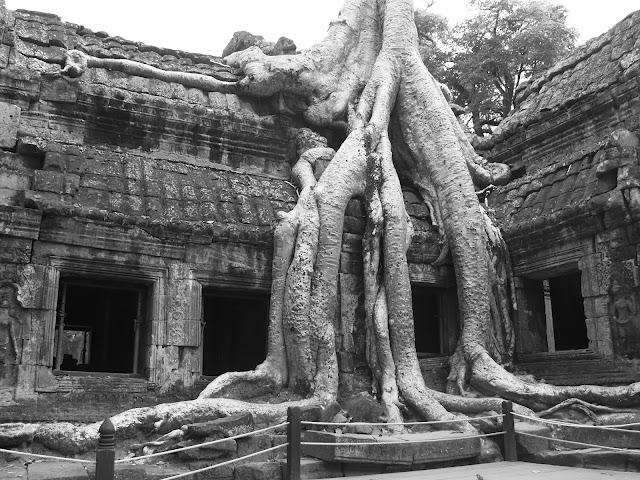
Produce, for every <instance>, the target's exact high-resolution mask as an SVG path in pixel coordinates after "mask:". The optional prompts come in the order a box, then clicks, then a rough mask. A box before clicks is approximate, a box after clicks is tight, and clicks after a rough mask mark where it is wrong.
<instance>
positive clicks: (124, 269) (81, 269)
mask: <svg viewBox="0 0 640 480" xmlns="http://www.w3.org/2000/svg"><path fill="white" fill-rule="evenodd" d="M63 275H80V276H92V277H96V278H101V279H106V280H112V281H113V280H121V281H125V282H131V283H142V284H145V285H147V286H148V287H149V292H150V295H149V298H148V299H147V306H148V310H147V312H146V320H147V321H149V322H150V324H151V339H152V341H151V343H153V344H163V343H164V341H165V337H166V324H167V322H166V317H167V311H166V310H167V309H166V302H165V301H164V296H165V291H166V286H167V280H168V268H166V267H160V266H150V265H127V264H125V265H118V264H115V263H113V262H109V261H105V260H90V259H86V258H79V257H57V256H51V257H49V259H48V263H47V268H46V273H45V278H44V288H43V295H42V305H41V307H42V309H43V322H44V325H43V327H44V332H43V333H44V338H43V341H42V342H41V343H40V352H39V355H38V357H39V358H40V361H41V362H42V364H43V366H44V367H45V368H46V370H47V371H48V375H47V377H48V378H46V379H45V378H43V375H41V374H39V375H37V378H36V391H50V388H51V380H52V379H51V376H53V355H54V338H55V328H56V318H57V309H58V296H59V289H60V278H61V277H62V276H63ZM143 355H145V356H147V357H149V355H150V352H148V351H146V352H145V353H143ZM149 361H150V358H148V359H147V363H148V362H149ZM150 367H151V368H153V366H152V365H150ZM74 374H78V375H83V376H88V377H91V376H100V375H103V374H101V373H99V372H74ZM127 375H129V374H127ZM129 376H130V375H129ZM135 376H136V377H139V378H145V379H146V380H148V381H150V380H151V379H150V378H147V377H145V376H144V375H141V374H136V375H135ZM54 379H55V376H54Z"/></svg>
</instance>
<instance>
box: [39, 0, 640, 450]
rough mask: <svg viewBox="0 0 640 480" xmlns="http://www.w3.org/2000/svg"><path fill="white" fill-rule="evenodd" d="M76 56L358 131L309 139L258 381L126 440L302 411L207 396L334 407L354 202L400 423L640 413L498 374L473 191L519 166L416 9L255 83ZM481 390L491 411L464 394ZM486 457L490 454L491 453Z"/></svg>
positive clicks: (395, 13) (56, 433) (348, 34)
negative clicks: (455, 337)
mask: <svg viewBox="0 0 640 480" xmlns="http://www.w3.org/2000/svg"><path fill="white" fill-rule="evenodd" d="M68 57H69V58H68V62H69V63H68V65H67V67H65V69H64V70H63V72H64V73H66V74H74V75H77V74H80V73H81V71H82V70H83V69H85V68H87V67H91V66H96V67H102V68H114V69H121V70H123V71H125V72H128V73H131V74H136V75H143V76H153V77H155V78H161V79H165V80H168V81H178V82H181V83H184V84H186V85H191V86H198V88H203V89H205V90H217V91H227V92H229V91H233V92H236V93H238V94H241V95H249V96H260V97H279V98H280V99H281V100H282V101H283V102H285V103H286V102H289V104H290V105H289V107H290V108H288V110H290V111H294V112H298V113H300V114H301V115H302V117H303V118H304V119H305V120H306V121H307V122H309V123H310V124H311V125H315V126H322V127H326V126H332V125H336V124H341V125H347V137H346V140H345V141H344V142H343V143H342V145H341V146H340V148H339V149H338V151H337V152H335V156H334V155H333V151H330V149H327V148H326V142H323V140H322V139H321V138H319V137H318V136H314V135H312V134H310V133H309V132H308V131H305V132H303V134H302V137H304V138H300V139H299V145H298V154H299V156H300V159H299V161H298V163H297V164H296V166H295V167H294V169H293V172H292V174H293V180H294V181H295V182H296V184H297V186H298V188H299V191H300V196H299V199H298V202H297V205H296V206H295V208H294V209H293V210H292V211H291V212H288V213H280V214H279V215H278V217H279V221H278V225H277V226H276V229H275V236H274V257H273V266H272V268H273V283H272V290H271V308H270V317H269V334H268V354H267V358H266V360H265V362H263V363H262V364H261V365H260V366H259V367H258V368H257V369H256V370H255V371H253V372H234V373H228V374H225V375H222V376H220V377H218V378H217V379H216V380H214V381H213V382H212V383H211V384H210V385H209V386H208V387H207V388H206V389H205V390H204V392H202V394H201V395H200V399H198V400H194V401H191V402H181V403H176V404H164V405H158V406H157V407H151V408H148V409H135V410H131V411H128V412H123V413H122V414H120V415H118V416H116V417H115V422H114V423H115V424H116V426H117V427H118V428H119V432H120V434H127V433H128V432H130V431H134V430H137V429H140V428H143V429H144V428H148V427H149V426H150V425H153V426H154V428H155V430H156V431H159V432H164V431H168V430H171V429H173V428H175V427H177V426H179V425H180V424H181V423H184V422H186V421H197V420H198V419H204V418H210V417H211V416H214V415H217V416H219V415H220V414H222V413H223V412H227V413H235V412H238V411H250V412H253V413H254V414H255V415H258V416H260V417H263V418H264V419H265V420H266V419H271V420H274V421H276V420H277V419H280V418H282V416H283V415H284V411H285V408H286V406H287V405H289V404H277V405H275V404H259V403H247V402H239V401H238V400H225V399H220V398H207V397H233V398H236V399H239V398H244V399H251V398H256V397H260V396H264V395H275V394H276V393H277V392H279V391H280V390H284V389H286V390H288V391H289V392H292V393H293V394H295V395H299V396H301V397H304V398H307V399H309V400H307V402H318V403H320V404H323V405H324V404H328V403H330V402H333V401H335V400H336V398H337V392H338V384H339V380H340V379H339V374H338V368H337V355H336V348H335V338H334V320H335V318H336V316H337V315H338V314H339V312H338V305H337V302H336V297H337V284H338V273H339V264H340V251H341V244H342V229H343V221H344V214H345V209H346V206H347V203H348V202H349V200H350V199H351V198H353V197H358V198H363V199H364V200H365V204H366V206H367V229H366V234H365V236H364V239H363V255H364V265H365V272H364V282H365V318H366V325H367V332H368V342H367V345H368V347H367V358H368V361H369V364H370V366H371V370H372V372H373V377H374V385H373V389H372V390H373V391H374V392H375V393H376V395H377V396H378V398H379V400H380V402H381V403H382V405H383V406H384V407H385V410H386V412H387V415H386V417H387V418H388V419H389V420H392V421H396V420H398V419H400V418H401V417H402V412H403V411H404V410H406V409H411V410H412V411H413V412H415V413H417V414H418V415H420V416H421V417H422V418H424V419H426V420H445V421H451V423H446V422H445V423H442V424H439V426H440V428H456V429H462V430H464V431H468V432H476V431H477V428H476V426H474V425H473V424H472V423H463V424H460V423H454V422H453V420H455V419H457V418H459V416H457V415H456V414H454V413H453V412H462V413H465V412H466V413H477V412H483V411H499V409H500V403H501V399H502V398H507V399H511V400H513V401H515V402H517V403H519V404H520V405H521V406H518V407H516V408H517V409H518V411H520V412H522V413H528V414H530V413H531V411H530V410H528V408H532V409H543V408H548V407H550V406H552V405H554V404H557V403H560V402H563V401H565V400H567V399H569V398H579V399H582V400H585V401H588V402H594V403H599V404H603V405H609V406H614V407H622V406H630V405H638V404H640V384H633V385H630V386H627V387H598V386H581V387H556V386H551V385H545V384H537V383H525V382H523V381H522V380H520V379H518V378H517V377H515V376H514V375H512V374H510V373H509V372H508V371H507V370H506V369H505V368H504V367H503V366H502V365H501V364H508V363H509V362H510V360H511V355H512V352H513V329H512V325H511V322H510V314H511V310H512V309H513V308H515V305H514V302H513V298H512V293H513V292H512V288H511V287H512V285H511V274H510V266H509V262H510V261H509V257H508V252H507V250H506V247H505V245H504V242H503V241H502V238H501V236H500V232H499V230H498V229H497V228H496V227H495V226H494V225H493V223H492V221H491V220H490V218H489V216H488V215H487V214H486V212H485V211H484V209H483V207H482V206H481V205H480V204H479V202H478V198H477V196H476V190H478V189H481V188H484V187H486V186H487V185H488V184H490V183H495V184H498V183H504V182H506V181H507V179H508V168H506V167H504V166H498V165H491V164H486V163H485V162H483V161H482V160H479V158H478V156H477V155H475V153H474V151H473V148H472V147H471V146H470V145H469V143H468V142H467V140H466V138H465V135H464V132H462V130H461V128H460V125H459V124H458V122H457V121H456V119H455V117H454V115H453V113H452V112H451V109H450V107H449V104H448V102H447V100H446V99H445V98H444V96H443V94H442V90H441V88H440V84H439V83H438V82H436V81H435V80H434V79H433V78H432V77H431V75H430V74H429V72H428V71H427V69H426V68H425V66H424V64H423V63H422V61H421V59H420V55H419V53H418V48H417V33H416V29H415V25H414V23H413V7H412V4H411V1H410V0H346V2H345V5H344V7H343V9H342V11H341V12H340V15H339V17H338V20H337V21H336V22H333V23H332V24H331V26H330V28H329V30H328V33H327V36H326V38H325V39H324V40H323V41H322V42H321V43H319V44H318V45H316V46H315V47H313V48H311V49H310V50H308V51H306V52H303V53H301V54H296V55H282V56H278V57H267V56H265V55H264V53H263V52H262V51H260V49H258V48H253V47H252V48H249V49H247V50H244V51H241V52H236V53H233V54H231V55H230V56H229V57H227V58H226V59H225V61H226V62H227V63H228V64H229V65H230V66H231V67H233V68H235V69H237V71H238V72H240V74H241V75H242V78H241V80H239V81H238V82H237V83H231V84H229V83H228V82H222V83H221V81H220V80H218V79H212V80H211V81H209V80H207V79H206V78H204V79H203V78H201V77H202V76H201V75H200V76H193V75H192V74H187V73H181V72H165V71H157V69H153V68H150V67H147V66H144V65H141V64H137V63H135V62H130V61H121V60H111V59H95V58H94V57H86V56H85V57H83V54H81V53H78V52H74V53H72V54H70V55H69V56H68ZM392 112H393V115H392ZM391 119H392V120H393V121H390V120H391ZM305 139H306V140H305ZM319 158H322V159H323V160H329V159H331V161H330V163H329V165H328V167H327V168H326V169H325V170H324V171H323V172H322V173H321V174H319V173H320V171H319V170H317V169H315V168H314V165H315V164H316V161H317V159H319ZM400 179H402V180H403V181H404V182H407V183H409V184H411V185H413V186H414V187H416V189H417V190H418V191H419V192H421V194H422V196H423V199H424V201H425V203H426V204H427V206H428V208H429V211H430V212H431V217H432V221H433V223H434V224H436V225H437V226H438V228H439V229H440V232H441V235H442V238H443V242H442V243H443V253H442V255H441V257H442V258H445V257H446V255H447V252H450V255H451V258H452V260H453V265H454V270H455V275H456V283H457V288H458V300H459V306H460V320H461V325H462V327H461V335H460V340H459V345H458V348H457V349H456V353H455V354H454V356H453V357H452V359H451V360H452V362H451V363H452V368H451V373H450V382H449V387H450V388H449V391H450V392H454V391H457V393H458V394H459V395H451V394H448V393H441V392H436V391H433V390H431V389H429V388H428V387H427V386H426V385H425V383H424V380H423V378H422V375H421V372H420V365H419V363H418V359H417V355H416V351H415V341H414V327H413V312H412V308H411V305H412V302H411V289H410V281H409V273H408V266H407V258H406V249H407V247H408V245H409V243H410V241H411V232H412V228H411V222H410V220H409V218H408V215H407V213H406V211H405V208H404V201H403V197H402V191H401V188H400ZM417 321H421V319H417ZM469 384H470V385H471V386H473V387H474V388H476V389H477V390H479V391H481V392H483V393H484V394H486V395H487V396H488V397H487V398H474V397H472V396H470V395H466V393H467V392H468V385H469ZM527 407H528V408H527ZM96 428H97V427H96V425H92V426H89V427H85V428H72V427H70V426H68V425H62V424H58V425H57V426H50V427H46V426H43V427H41V429H40V431H41V432H42V433H40V434H37V435H36V437H37V438H39V439H40V440H42V441H45V442H46V444H47V445H50V446H52V447H55V444H56V442H58V441H62V438H63V437H70V438H71V440H70V441H69V443H70V444H73V445H83V446H86V445H88V444H90V443H91V442H94V441H95V430H96ZM478 428H479V427H478ZM51 439H55V440H51ZM486 447H487V450H491V448H492V447H491V442H487V445H486Z"/></svg>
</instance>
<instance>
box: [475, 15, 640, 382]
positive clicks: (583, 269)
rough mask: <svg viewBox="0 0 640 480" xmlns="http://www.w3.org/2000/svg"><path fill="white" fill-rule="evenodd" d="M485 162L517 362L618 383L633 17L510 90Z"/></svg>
mask: <svg viewBox="0 0 640 480" xmlns="http://www.w3.org/2000/svg"><path fill="white" fill-rule="evenodd" d="M499 132H500V133H499V135H496V136H495V137H494V138H493V139H492V141H491V143H487V144H486V145H481V146H480V147H481V148H483V147H484V148H485V149H487V148H488V149H489V150H488V152H487V156H488V158H490V159H491V160H493V161H498V162H504V163H507V164H509V166H510V167H511V170H512V172H513V173H514V176H516V177H519V178H517V179H516V180H514V181H512V182H510V183H509V184H508V185H507V186H505V187H501V188H498V189H497V190H496V191H495V193H493V194H492V195H491V196H490V197H489V200H488V202H489V205H490V206H491V207H492V208H494V209H495V213H496V216H497V218H498V219H499V223H500V225H501V228H502V230H503V232H504V235H505V239H506V240H507V243H508V246H509V249H510V252H511V256H512V262H513V269H514V273H515V275H516V290H517V298H518V312H517V314H516V315H515V318H514V322H515V328H516V352H517V360H518V362H519V363H520V366H521V367H524V369H525V370H528V371H530V372H531V373H534V374H536V375H539V376H541V377H543V378H545V379H547V380H548V381H550V382H552V383H560V384H583V383H602V384H614V383H627V382H629V381H634V380H635V379H637V378H638V374H639V370H638V367H637V363H636V362H634V361H633V360H631V359H637V358H638V356H639V354H640V275H639V271H638V263H639V260H640V188H639V187H640V163H639V160H638V153H639V151H640V150H639V147H640V143H639V140H638V139H639V135H640V12H636V13H634V14H632V15H629V16H628V17H627V18H625V19H624V20H622V21H621V22H620V23H618V24H617V25H616V26H615V27H614V28H613V29H612V30H610V31H608V32H607V33H605V34H604V35H602V36H600V37H598V38H595V39H592V40H590V41H589V42H587V43H586V45H584V46H582V47H580V48H578V49H576V51H575V52H574V53H573V54H572V55H570V56H568V57H566V58H564V59H563V60H562V61H560V62H559V63H558V64H557V65H556V66H555V67H553V68H552V69H550V70H549V71H547V72H546V73H545V74H544V75H543V76H542V77H540V78H537V79H535V80H534V81H533V82H531V84H530V85H528V86H527V87H526V88H524V89H523V90H522V91H521V92H520V94H519V106H518V108H517V110H516V111H515V112H514V113H513V114H512V115H510V116H509V117H508V118H507V119H506V120H505V121H504V122H503V123H502V125H500V127H499Z"/></svg>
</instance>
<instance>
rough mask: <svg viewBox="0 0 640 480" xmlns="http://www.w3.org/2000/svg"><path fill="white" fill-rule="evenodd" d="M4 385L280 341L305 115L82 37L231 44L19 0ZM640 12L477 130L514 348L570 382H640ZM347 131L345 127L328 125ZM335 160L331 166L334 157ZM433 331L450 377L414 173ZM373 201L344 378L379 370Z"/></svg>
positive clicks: (124, 384) (86, 379)
mask: <svg viewBox="0 0 640 480" xmlns="http://www.w3.org/2000/svg"><path fill="white" fill-rule="evenodd" d="M0 13H1V15H2V32H3V34H2V38H1V44H0V67H1V69H0V123H1V124H2V129H1V130H0V149H1V150H0V320H1V321H0V331H1V332H2V333H0V391H3V392H5V394H6V395H8V396H10V397H12V398H15V399H21V398H29V397H34V396H38V395H64V394H65V393H67V392H76V393H78V392H80V393H82V392H86V393H92V392H99V391H105V390H109V391H111V392H122V395H131V394H138V395H144V394H145V392H148V391H166V390H170V389H176V390H189V389H192V388H194V389H195V388H197V387H198V385H199V383H200V382H201V381H202V380H206V379H207V378H210V377H212V376H216V375H219V374H220V373H223V372H226V371H235V370H248V369H251V368H253V367H255V366H256V365H257V364H258V363H260V362H261V361H262V360H263V359H264V356H265V352H266V345H265V343H266V336H267V332H266V329H267V318H268V317H267V312H268V308H269V292H270V276H271V257H272V249H273V247H272V243H273V226H274V223H275V218H276V214H277V212H278V211H283V210H284V211H287V210H289V209H291V208H292V207H293V205H294V204H295V201H296V198H297V197H296V195H297V192H296V190H295V188H294V186H293V185H292V184H291V183H289V178H290V169H291V164H292V162H294V161H295V160H296V159H297V155H296V142H295V132H296V130H297V129H299V128H301V127H302V124H301V122H300V120H299V119H297V118H295V117H294V116H291V115H287V114H285V113H281V112H279V111H278V109H277V108H276V107H277V105H276V103H277V102H271V101H258V100H251V99H247V98H240V97H238V96H236V95H232V94H221V93H207V92H203V91H202V90H199V89H195V88H186V87H184V86H182V85H180V84H177V83H167V82H162V81H159V80H154V79H147V78H143V77H136V76H130V75H126V74H123V73H119V72H115V71H110V70H107V69H102V68H92V69H89V71H88V72H87V73H86V74H85V75H83V76H82V77H80V78H78V79H69V78H66V77H63V76H61V75H60V73H59V72H60V69H61V64H62V62H63V58H64V53H65V51H66V50H67V49H81V50H83V51H85V52H87V53H89V54H91V55H93V56H96V57H102V58H127V59H133V60H138V61H141V62H144V63H146V64H148V65H152V66H156V67H162V68H164V69H171V70H179V71H188V72H198V73H203V74H206V75H212V76H216V77H217V78H222V79H224V77H225V75H228V73H227V70H226V69H224V68H221V66H220V64H219V63H218V62H219V59H216V58H214V57H210V56H206V55H197V54H191V53H186V52H180V51H175V50H169V49H160V48H156V47H152V46H148V45H144V44H141V43H136V42H130V41H126V40H124V39H122V38H118V37H110V36H109V35H108V34H106V33H104V32H92V31H91V30H88V29H87V28H84V27H82V26H78V25H74V24H70V23H65V22H63V21H61V19H60V18H58V17H57V16H55V15H50V14H43V13H37V12H28V11H15V12H11V11H7V10H6V9H5V8H2V10H1V12H0ZM638 42H640V13H636V14H634V15H633V16H630V17H628V18H627V19H625V20H623V22H622V23H620V24H619V25H618V26H616V27H615V28H614V29H613V30H612V31H610V32H608V33H606V34H605V35H603V36H602V37H600V38H598V39H595V40H593V41H591V42H589V43H588V44H587V45H585V46H584V47H582V48H580V49H579V50H577V51H576V52H575V53H574V54H573V55H572V56H571V57H569V58H567V59H565V60H563V61H562V62H561V63H560V64H559V65H557V66H556V67H555V68H554V69H552V70H550V71H549V72H547V74H546V75H545V76H544V77H542V78H539V79H537V80H535V81H534V82H532V83H531V85H529V87H528V88H527V89H526V90H524V91H523V92H521V94H520V107H519V109H518V110H517V111H516V112H515V113H514V114H513V115H512V116H511V117H510V118H508V119H507V121H506V122H505V123H503V125H502V126H501V127H500V128H501V133H500V134H499V135H498V136H496V137H495V138H494V139H493V140H492V142H491V143H488V142H487V143H486V144H482V145H480V146H479V148H481V149H483V151H484V153H485V154H486V155H487V156H488V158H490V159H491V160H494V161H500V162H504V163H507V164H509V165H510V167H511V169H512V171H513V172H514V175H515V177H517V178H516V179H515V180H514V181H512V182H511V183H510V184H508V185H507V186H505V187H501V188H498V189H497V190H496V191H495V192H494V193H492V194H491V195H490V196H489V197H488V199H487V202H488V204H489V206H490V207H492V208H493V209H495V213H496V216H497V218H498V219H499V221H500V224H501V226H502V228H503V230H504V232H505V238H506V240H507V242H508V245H509V247H510V249H511V253H512V260H513V267H514V272H515V274H516V286H517V300H518V307H519V308H518V310H517V314H516V315H515V318H514V321H515V325H516V336H517V338H516V348H517V358H516V362H517V364H519V365H520V367H522V368H524V369H526V370H529V371H531V372H532V373H534V374H536V375H540V376H542V377H543V378H545V379H547V380H548V381H550V382H559V383H566V382H573V383H592V382H600V383H626V382H628V381H631V380H632V379H636V378H637V375H638V369H637V367H636V366H635V365H636V364H635V363H634V362H633V360H632V359H634V358H637V357H639V356H640V346H639V345H640V313H639V311H638V308H640V286H639V285H640V274H639V272H638V262H639V256H640V246H639V245H640V184H639V183H638V182H639V178H640V164H639V163H638V162H639V160H638V151H639V149H638V146H639V143H638V135H640V75H639V73H640V53H639V52H640V45H639V43H638ZM320 133H322V134H323V135H324V136H325V137H327V138H328V139H329V144H330V145H331V142H336V143H337V142H339V141H340V140H342V139H341V138H339V134H337V133H335V132H331V131H329V130H327V131H322V132H320ZM319 168H321V166H319ZM404 193H405V203H406V206H407V210H408V211H409V213H410V215H411V217H412V221H413V226H414V229H415V232H416V234H415V236H414V238H413V243H412V245H411V247H410V249H409V253H408V259H409V267H410V274H411V280H412V292H413V307H414V316H415V318H416V319H417V321H416V347H417V350H418V352H420V356H421V365H422V367H423V373H424V375H425V378H426V379H427V381H428V383H429V384H430V385H432V386H435V387H437V388H443V386H444V381H445V378H444V377H445V376H446V365H447V362H448V356H449V355H450V354H451V353H453V350H454V348H455V345H456V340H457V332H458V325H457V304H456V288H455V280H454V276H453V270H452V266H451V263H450V262H445V263H444V264H442V265H434V264H433V262H434V260H436V259H437V258H438V254H439V252H440V245H439V244H438V234H437V230H436V228H435V227H433V226H432V225H431V223H430V219H429V212H428V210H427V208H426V207H425V206H424V204H423V202H422V200H421V199H420V198H419V197H418V196H417V194H416V193H415V192H413V191H410V190H406V191H405V192H404ZM363 230H364V212H363V208H362V205H361V203H360V202H359V201H358V200H352V201H351V203H350V205H349V208H348V209H347V215H346V218H345V233H344V236H343V247H342V255H341V265H340V272H341V273H340V283H339V290H338V291H339V296H340V299H339V305H340V313H339V315H337V316H336V319H335V322H336V325H337V329H336V330H337V332H338V335H337V338H336V342H337V350H338V361H339V366H340V374H341V376H342V379H343V380H345V381H343V382H341V384H342V385H343V388H344V389H346V390H347V391H344V392H342V393H343V394H344V395H347V394H349V393H351V392H358V391H363V390H367V389H368V388H369V385H370V373H369V371H368V367H367V363H366V358H365V352H364V351H365V338H364V336H365V333H364V327H363V306H362V297H363V293H362V288H363V287H362V278H361V277H362V255H361V249H362V246H361V243H362V242H361V239H362V233H363Z"/></svg>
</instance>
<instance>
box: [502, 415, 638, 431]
mask: <svg viewBox="0 0 640 480" xmlns="http://www.w3.org/2000/svg"><path fill="white" fill-rule="evenodd" d="M513 416H514V417H519V418H523V419H525V420H532V421H538V422H540V423H547V424H549V425H558V426H563V427H575V428H590V429H598V430H620V431H622V429H621V428H620V427H621V425H606V426H603V425H582V424H581V423H569V422H562V421H560V420H549V419H545V418H540V417H529V416H527V415H520V414H519V413H514V414H513ZM624 431H625V432H630V433H640V430H624Z"/></svg>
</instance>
